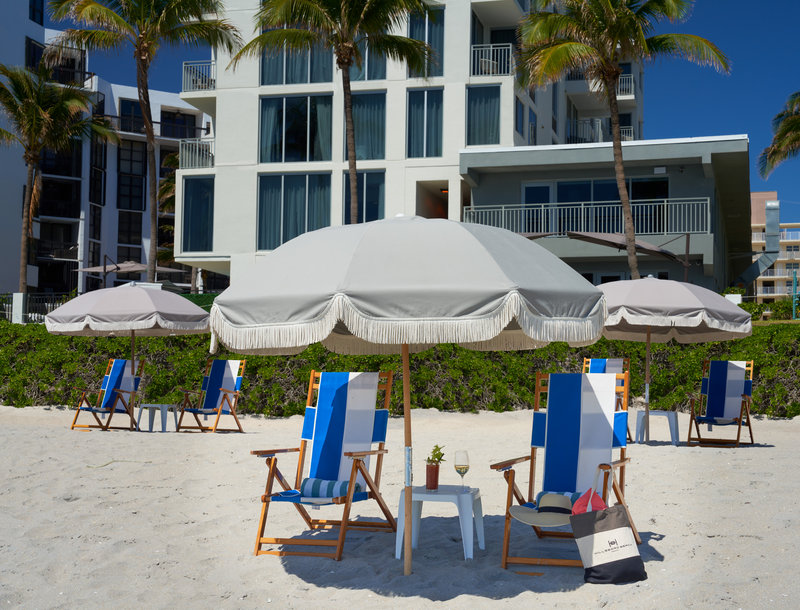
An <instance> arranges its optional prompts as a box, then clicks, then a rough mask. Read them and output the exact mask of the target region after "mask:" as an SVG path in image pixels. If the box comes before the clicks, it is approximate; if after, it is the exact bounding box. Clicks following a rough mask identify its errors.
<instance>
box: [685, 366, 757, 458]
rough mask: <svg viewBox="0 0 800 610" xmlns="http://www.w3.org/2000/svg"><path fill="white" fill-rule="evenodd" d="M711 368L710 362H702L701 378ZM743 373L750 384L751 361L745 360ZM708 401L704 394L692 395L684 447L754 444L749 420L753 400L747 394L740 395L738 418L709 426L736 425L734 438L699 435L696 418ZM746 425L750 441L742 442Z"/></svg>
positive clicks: (751, 373)
mask: <svg viewBox="0 0 800 610" xmlns="http://www.w3.org/2000/svg"><path fill="white" fill-rule="evenodd" d="M710 367H711V361H710V360H705V361H703V373H702V378H707V377H708V374H709V369H710ZM744 370H745V373H744V378H745V380H748V381H750V382H752V381H753V361H752V360H747V361H746V364H745V369H744ZM707 401H708V396H707V395H706V394H702V393H700V392H698V393H697V394H694V395H693V396H692V398H691V404H690V410H689V412H690V415H689V434H688V436H687V440H686V445H687V446H690V447H693V446H697V447H738V446H739V445H752V444H753V443H754V440H753V426H752V423H751V420H750V406H751V405H752V403H753V399H752V397H751V396H748V395H747V394H742V406H741V409H740V410H739V417H738V418H736V419H734V421H733V422H732V423H730V424H711V425H719V426H721V425H726V426H728V425H736V438H709V437H708V436H705V437H704V436H703V435H702V434H701V433H700V422H698V421H697V417H698V416H699V415H701V414H702V413H704V412H705V409H706V403H707ZM743 425H746V426H747V430H748V432H749V434H750V441H749V442H747V441H742V440H741V438H742V426H743ZM692 428H694V431H695V435H694V436H692Z"/></svg>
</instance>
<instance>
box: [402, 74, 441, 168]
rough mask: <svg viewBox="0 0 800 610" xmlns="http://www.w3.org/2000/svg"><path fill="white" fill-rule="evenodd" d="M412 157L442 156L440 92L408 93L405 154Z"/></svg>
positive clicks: (422, 90)
mask: <svg viewBox="0 0 800 610" xmlns="http://www.w3.org/2000/svg"><path fill="white" fill-rule="evenodd" d="M406 154H407V155H408V157H409V158H412V157H441V156H442V90H441V89H421V90H417V91H409V92H408V142H407V153H406Z"/></svg>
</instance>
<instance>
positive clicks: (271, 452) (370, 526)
mask: <svg viewBox="0 0 800 610" xmlns="http://www.w3.org/2000/svg"><path fill="white" fill-rule="evenodd" d="M320 376H321V372H320V371H311V380H310V382H309V387H308V396H307V399H306V406H307V407H313V406H314V402H313V399H314V393H315V391H318V390H319V384H320ZM392 378H393V371H382V372H380V373H379V381H378V390H383V391H384V398H383V405H384V408H385V409H387V410H388V409H389V403H390V400H391V393H392ZM306 445H307V441H306V440H301V442H300V446H299V447H292V448H289V449H264V450H257V451H251V452H250V453H251V454H252V455H256V456H258V457H265V458H266V462H267V471H268V474H267V483H266V486H265V489H264V495H262V496H261V515H260V517H259V520H258V534H257V536H256V545H255V550H254V554H255V555H279V556H286V555H306V556H310V557H330V558H331V559H334V560H336V561H339V560H340V559H341V558H342V551H343V550H344V541H345V536H346V535H347V531H348V529H350V528H353V529H357V530H360V531H385V532H396V531H397V522H396V521H395V518H394V516H393V515H392V512H391V511H390V510H389V507H388V506H387V504H386V502H385V501H384V500H383V497H382V496H381V494H380V491H379V488H380V483H381V468H382V466H383V456H384V455H385V454H386V453H388V451H387V450H386V449H385V448H384V446H385V443H383V442H381V443H378V448H377V449H375V450H371V451H350V452H346V453H344V455H345V457H348V458H351V459H352V460H353V467H352V469H351V470H350V479H349V484H348V486H347V495H345V496H339V497H336V498H332V500H331V503H332V504H341V505H343V512H342V518H341V519H338V520H330V519H312V518H311V516H310V515H309V514H308V511H307V510H306V508H305V507H304V506H303V505H302V504H300V503H296V502H292V503H291V504H292V505H293V506H294V507H295V509H296V510H297V512H298V513H299V514H300V517H301V518H302V519H303V521H304V522H305V524H306V527H307V528H308V529H309V530H312V531H313V530H329V529H334V528H336V527H338V528H339V534H338V537H337V538H336V539H335V540H332V539H327V540H319V539H316V538H272V537H266V536H264V529H265V527H266V524H267V515H268V513H269V506H270V502H271V500H272V498H273V497H275V496H276V495H278V494H279V493H280V492H278V493H273V491H272V489H273V485H274V483H275V481H276V480H277V481H278V483H279V484H280V486H281V487H282V488H283V490H284V491H290V490H292V489H299V488H300V484H301V482H302V480H303V471H304V465H305V457H306ZM281 453H299V455H298V459H297V470H296V474H295V485H294V487H292V486H290V485H289V483H287V481H286V479H285V478H284V476H283V474H282V473H281V471H280V470H279V469H278V455H279V454H281ZM369 455H374V456H376V459H375V476H374V477H371V476H370V474H369V472H368V470H367V467H366V466H365V464H364V460H365V458H366V457H367V456H369ZM359 474H361V476H362V477H364V481H365V482H366V484H367V487H368V489H369V492H368V498H367V499H374V500H375V501H376V502H377V503H378V506H379V507H380V509H381V512H382V513H383V515H384V517H385V518H386V520H385V521H382V520H378V521H376V520H368V521H354V520H352V519H350V511H351V508H352V504H353V496H354V494H355V484H356V479H357V477H358V475H359ZM264 545H282V546H284V547H287V546H289V547H292V546H295V547H315V548H319V547H327V548H332V550H331V551H330V552H322V551H300V550H297V551H293V550H285V549H280V550H277V549H264V548H263V547H264Z"/></svg>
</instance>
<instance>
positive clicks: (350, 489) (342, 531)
mask: <svg viewBox="0 0 800 610" xmlns="http://www.w3.org/2000/svg"><path fill="white" fill-rule="evenodd" d="M358 462H359V460H357V459H354V460H353V468H352V469H351V470H350V483H349V484H348V485H347V501H346V502H345V503H344V511H343V512H342V523H341V525H339V539H338V541H337V542H336V553H335V554H334V557H333V558H334V559H335V560H336V561H339V560H341V558H342V551H343V550H344V538H345V536H346V535H347V525H348V522H349V521H350V507H351V506H352V505H353V494H354V493H355V491H356V477H357V476H358Z"/></svg>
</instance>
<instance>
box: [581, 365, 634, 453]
mask: <svg viewBox="0 0 800 610" xmlns="http://www.w3.org/2000/svg"><path fill="white" fill-rule="evenodd" d="M630 370H631V359H630V358H584V359H583V372H584V373H628V372H630ZM620 383H621V382H620ZM623 399H624V401H625V404H627V403H628V396H627V392H626V393H625V396H623V395H622V394H621V393H620V394H617V411H621V410H622V401H623ZM627 434H628V442H629V443H632V442H633V435H632V434H631V429H630V426H628V428H627Z"/></svg>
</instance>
